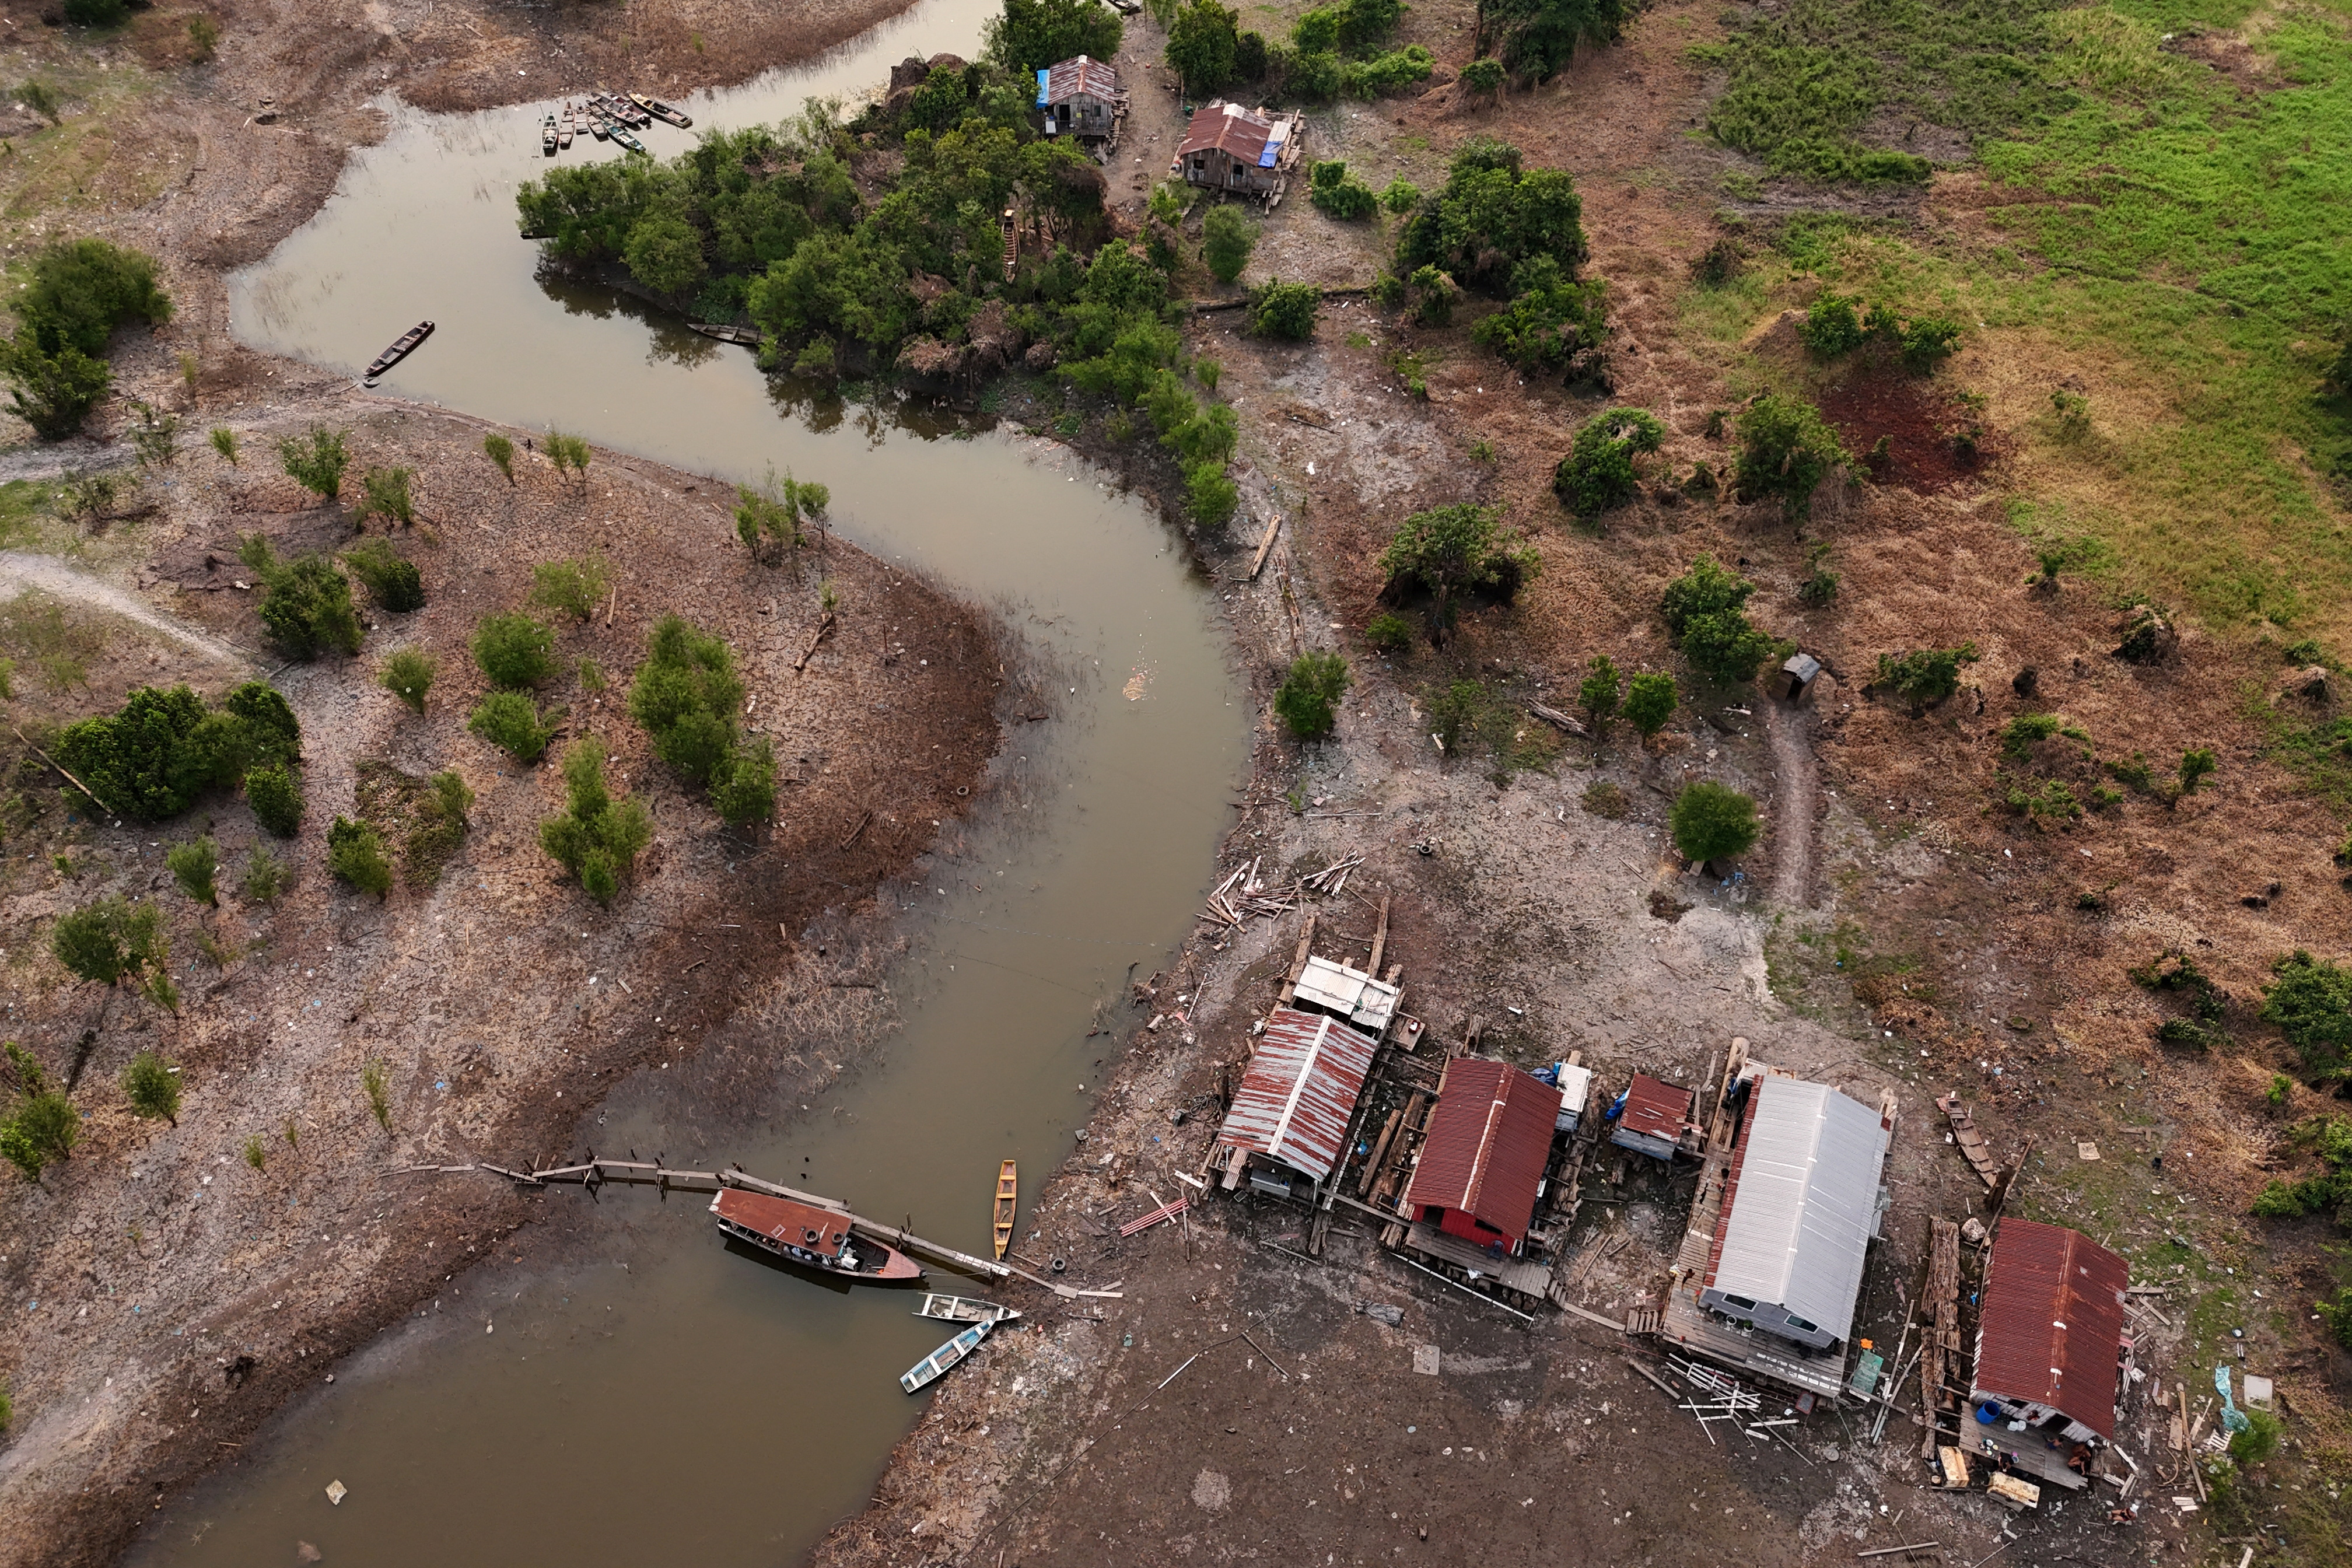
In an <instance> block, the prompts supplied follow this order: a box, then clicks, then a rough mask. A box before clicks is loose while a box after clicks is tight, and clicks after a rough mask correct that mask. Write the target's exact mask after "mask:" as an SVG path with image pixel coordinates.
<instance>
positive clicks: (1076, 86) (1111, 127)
mask: <svg viewBox="0 0 2352 1568" xmlns="http://www.w3.org/2000/svg"><path fill="white" fill-rule="evenodd" d="M1037 112H1038V113H1039V114H1040V115H1041V116H1043V117H1044V119H1045V134H1046V135H1048V136H1075V137H1076V138H1077V139H1078V140H1079V141H1080V142H1110V141H1112V140H1114V139H1115V138H1117V136H1118V124H1119V121H1121V120H1122V119H1124V118H1126V115H1127V89H1126V87H1125V86H1124V85H1122V84H1121V83H1120V81H1119V79H1118V72H1117V71H1116V70H1113V69H1112V68H1111V67H1110V63H1109V62H1108V61H1107V60H1097V59H1090V58H1087V56H1085V55H1078V56H1076V57H1075V58H1070V59H1066V60H1063V61H1061V62H1060V63H1058V64H1056V65H1052V66H1048V67H1046V68H1044V69H1043V70H1040V71H1039V72H1038V73H1037Z"/></svg>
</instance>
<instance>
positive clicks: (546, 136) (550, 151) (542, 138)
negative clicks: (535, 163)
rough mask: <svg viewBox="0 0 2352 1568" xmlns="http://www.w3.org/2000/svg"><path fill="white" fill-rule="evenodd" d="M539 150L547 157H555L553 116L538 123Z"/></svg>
mask: <svg viewBox="0 0 2352 1568" xmlns="http://www.w3.org/2000/svg"><path fill="white" fill-rule="evenodd" d="M539 149H540V151H541V153H545V154H546V155H547V156H549V157H551V158H552V157H554V156H555V116H553V115H552V114H551V115H549V116H548V117H547V118H546V119H545V120H542V121H540V122H539Z"/></svg>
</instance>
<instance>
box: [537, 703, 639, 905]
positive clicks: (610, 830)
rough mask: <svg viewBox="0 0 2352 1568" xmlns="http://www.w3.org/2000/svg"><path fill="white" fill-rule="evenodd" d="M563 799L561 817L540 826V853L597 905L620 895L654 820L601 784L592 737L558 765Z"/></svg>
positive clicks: (597, 746) (600, 762) (598, 748)
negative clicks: (566, 873)
mask: <svg viewBox="0 0 2352 1568" xmlns="http://www.w3.org/2000/svg"><path fill="white" fill-rule="evenodd" d="M563 782H564V786H565V791H566V795H567V800H566V805H565V809H564V811H563V812H562V815H561V816H551V817H549V818H547V819H546V820H545V821H543V822H541V824H540V825H539V843H540V847H541V848H542V849H544V850H546V851H547V853H548V854H549V855H550V856H551V857H552V858H554V859H555V861H556V863H557V864H559V865H561V866H562V868H564V869H565V870H566V871H568V872H570V873H571V874H572V876H573V877H574V878H576V879H578V880H579V883H580V885H581V887H582V888H583V889H585V890H586V892H587V893H588V895H589V896H590V897H591V898H593V899H594V900H596V901H597V902H598V903H600V904H610V903H611V902H612V901H613V897H614V894H615V893H617V892H618V891H619V890H620V886H621V879H622V878H624V877H625V876H626V875H627V874H628V870H629V868H630V866H631V864H632V863H633V862H634V861H635V859H636V857H637V853H638V851H639V850H642V849H643V848H644V847H646V845H647V844H648V843H650V842H652V839H653V819H652V818H651V817H650V816H647V815H646V807H645V803H644V802H643V801H640V800H637V799H635V798H634V797H632V798H630V799H627V800H622V801H615V800H614V798H613V796H612V792H611V791H610V790H609V789H608V788H607V787H606V786H605V783H604V745H603V743H602V742H598V741H596V740H595V739H593V737H592V738H590V739H587V740H583V741H582V742H579V743H578V744H576V745H574V746H573V747H572V750H571V751H570V752H567V753H566V754H565V756H564V759H563Z"/></svg>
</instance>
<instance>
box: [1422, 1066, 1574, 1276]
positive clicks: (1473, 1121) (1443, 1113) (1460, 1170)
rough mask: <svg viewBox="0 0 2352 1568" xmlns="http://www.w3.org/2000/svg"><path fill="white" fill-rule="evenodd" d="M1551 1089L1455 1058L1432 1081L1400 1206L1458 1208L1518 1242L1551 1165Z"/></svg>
mask: <svg viewBox="0 0 2352 1568" xmlns="http://www.w3.org/2000/svg"><path fill="white" fill-rule="evenodd" d="M1558 1115H1559V1090H1558V1089H1553V1088H1552V1087H1550V1086H1549V1084H1546V1083H1544V1082H1543V1081H1542V1080H1540V1079H1537V1078H1536V1077H1535V1076H1534V1075H1533V1074H1530V1073H1525V1072H1521V1071H1520V1070H1519V1069H1518V1068H1515V1067H1513V1066H1511V1064H1510V1063H1508V1062H1497V1061H1489V1060H1487V1059H1486V1058H1484V1057H1456V1058H1454V1060H1452V1061H1450V1062H1448V1063H1446V1064H1445V1076H1444V1078H1442V1079H1439V1080H1438V1085H1437V1109H1436V1110H1433V1111H1432V1112H1431V1113H1430V1118H1429V1132H1428V1136H1427V1137H1426V1138H1425V1139H1423V1142H1422V1146H1421V1163H1420V1164H1419V1165H1417V1166H1415V1167H1414V1169H1413V1173H1412V1186H1411V1187H1409V1188H1407V1189H1406V1192H1405V1204H1406V1205H1407V1206H1408V1207H1409V1208H1411V1209H1412V1210H1413V1211H1414V1212H1415V1213H1418V1212H1419V1211H1420V1210H1422V1209H1423V1208H1448V1209H1458V1210H1460V1211H1462V1212H1463V1213H1465V1214H1468V1215H1475V1216H1476V1218H1477V1219H1479V1220H1480V1221H1481V1222H1482V1223H1484V1224H1486V1225H1488V1226H1493V1227H1494V1228H1495V1229H1496V1230H1499V1231H1501V1232H1502V1233H1503V1234H1504V1235H1505V1236H1508V1237H1521V1236H1525V1235H1526V1234H1527V1231H1528V1215H1532V1214H1534V1213H1535V1207H1536V1188H1537V1186H1538V1185H1539V1184H1541V1183H1542V1181H1543V1173H1544V1166H1545V1165H1546V1164H1548V1163H1549V1162H1550V1160H1551V1135H1552V1123H1553V1121H1555V1119H1556V1118H1557V1117H1558Z"/></svg>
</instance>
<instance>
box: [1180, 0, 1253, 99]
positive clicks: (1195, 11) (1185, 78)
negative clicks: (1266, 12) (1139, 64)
mask: <svg viewBox="0 0 2352 1568" xmlns="http://www.w3.org/2000/svg"><path fill="white" fill-rule="evenodd" d="M1240 22H1241V16H1240V14H1239V13H1238V12H1235V11H1233V10H1230V9H1228V8H1227V7H1225V6H1223V5H1218V4H1217V0H1190V3H1189V4H1187V5H1183V6H1182V7H1181V9H1179V10H1178V11H1177V12H1176V15H1175V18H1174V19H1173V20H1172V21H1171V22H1170V23H1169V24H1168V49H1167V55H1166V58H1167V61H1168V68H1169V69H1170V70H1172V71H1174V72H1175V73H1176V79H1177V80H1178V82H1179V83H1180V84H1181V87H1182V89H1183V90H1184V91H1185V92H1186V93H1187V94H1189V95H1190V96H1192V97H1193V98H1196V99H1206V98H1208V97H1209V96H1211V95H1212V94H1213V93H1215V92H1218V91H1220V90H1221V89H1223V88H1224V87H1225V86H1226V84H1228V83H1229V82H1231V81H1232V80H1233V79H1234V60H1235V58H1236V56H1237V55H1238V54H1239V52H1240V48H1241V28H1240Z"/></svg>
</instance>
